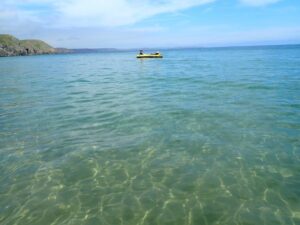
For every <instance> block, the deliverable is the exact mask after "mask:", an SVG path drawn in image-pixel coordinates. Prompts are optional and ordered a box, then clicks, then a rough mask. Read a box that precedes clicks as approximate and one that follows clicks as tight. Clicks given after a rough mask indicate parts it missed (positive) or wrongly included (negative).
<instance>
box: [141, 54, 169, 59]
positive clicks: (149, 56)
mask: <svg viewBox="0 0 300 225" xmlns="http://www.w3.org/2000/svg"><path fill="white" fill-rule="evenodd" d="M136 57H137V58H138V59H147V58H163V56H162V55H150V54H143V55H137V56H136Z"/></svg>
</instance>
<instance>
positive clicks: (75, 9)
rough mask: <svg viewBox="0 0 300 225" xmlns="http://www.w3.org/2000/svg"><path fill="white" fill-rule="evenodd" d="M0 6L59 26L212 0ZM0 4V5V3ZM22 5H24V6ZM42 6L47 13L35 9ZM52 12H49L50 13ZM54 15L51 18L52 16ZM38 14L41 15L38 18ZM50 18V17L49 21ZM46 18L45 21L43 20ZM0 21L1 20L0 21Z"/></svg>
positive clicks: (45, 0) (131, 19)
mask: <svg viewBox="0 0 300 225" xmlns="http://www.w3.org/2000/svg"><path fill="white" fill-rule="evenodd" d="M1 1H2V2H1V3H0V9H1V8H4V9H6V10H7V9H9V10H10V11H13V10H14V11H16V12H17V13H18V15H20V16H22V13H24V15H25V14H28V11H30V12H31V14H33V13H32V11H35V14H33V15H35V16H36V18H35V20H40V19H41V18H42V20H43V21H42V22H43V23H47V22H51V24H52V25H53V26H59V27H70V26H71V27H74V26H76V27H101V26H107V27H113V26H123V25H130V24H134V23H137V22H139V21H141V20H143V19H146V18H149V17H152V16H155V15H158V14H163V13H173V12H177V11H180V10H184V9H187V8H190V7H194V6H199V5H203V4H208V3H211V2H214V1H215V0H185V1H182V0H156V1H154V0H64V1H61V0H1ZM1 6H2V7H1ZM24 6H25V7H24ZM41 6H43V8H44V10H45V9H47V8H49V11H48V12H47V11H46V12H45V14H46V13H48V15H40V14H38V13H37V12H36V11H39V10H40V7H41ZM51 14H52V15H51ZM53 15H55V18H53ZM40 17H41V18H40ZM50 18H51V21H50ZM47 19H48V21H47ZM0 22H1V21H0Z"/></svg>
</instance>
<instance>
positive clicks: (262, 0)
mask: <svg viewBox="0 0 300 225" xmlns="http://www.w3.org/2000/svg"><path fill="white" fill-rule="evenodd" d="M0 33H9V34H12V35H15V36H17V37H18V38H20V39H25V38H36V39H43V40H45V41H47V42H49V43H50V44H51V45H53V46H55V47H68V48H84V47H87V48H97V47H98V48H106V47H107V48H110V47H116V48H142V47H200V46H232V45H261V44H294V43H300V1H299V0H1V2H0Z"/></svg>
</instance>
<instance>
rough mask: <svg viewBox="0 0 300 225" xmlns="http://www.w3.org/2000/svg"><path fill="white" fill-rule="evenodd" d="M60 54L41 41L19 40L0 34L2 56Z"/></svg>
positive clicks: (0, 54) (0, 53)
mask: <svg viewBox="0 0 300 225" xmlns="http://www.w3.org/2000/svg"><path fill="white" fill-rule="evenodd" d="M55 53H60V52H59V51H57V50H56V49H55V48H53V47H51V46H50V45H48V44H47V43H45V42H43V41H40V40H19V39H17V38H15V37H14V36H11V35H8V34H0V56H19V55H41V54H55Z"/></svg>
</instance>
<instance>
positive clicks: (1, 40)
mask: <svg viewBox="0 0 300 225" xmlns="http://www.w3.org/2000/svg"><path fill="white" fill-rule="evenodd" d="M280 46H282V47H286V46H291V47H292V46H299V47H300V44H270V45H245V46H238V45H236V46H234V45H233V46H209V47H205V46H200V47H158V48H154V47H153V48H127V49H118V48H74V49H69V48H54V47H52V46H51V45H49V44H47V43H46V42H44V41H41V40H19V39H17V38H16V37H14V36H12V35H8V34H0V57H7V56H29V55H47V54H82V53H106V52H107V53H113V52H127V51H132V52H134V51H138V50H139V49H144V50H145V51H156V50H160V51H163V50H165V51H167V50H199V49H233V48H236V49H241V48H271V47H280Z"/></svg>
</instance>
